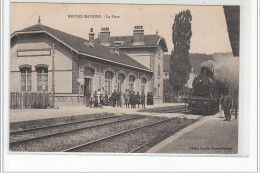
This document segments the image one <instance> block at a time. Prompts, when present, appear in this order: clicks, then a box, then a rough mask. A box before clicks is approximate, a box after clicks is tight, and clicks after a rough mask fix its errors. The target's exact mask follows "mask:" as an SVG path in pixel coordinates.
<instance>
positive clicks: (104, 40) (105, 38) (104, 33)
mask: <svg viewBox="0 0 260 173" xmlns="http://www.w3.org/2000/svg"><path fill="white" fill-rule="evenodd" d="M100 44H102V45H104V46H110V31H109V28H108V27H107V28H101V32H100Z"/></svg>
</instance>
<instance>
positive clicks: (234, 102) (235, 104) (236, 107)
mask: <svg viewBox="0 0 260 173" xmlns="http://www.w3.org/2000/svg"><path fill="white" fill-rule="evenodd" d="M234 95H235V98H234V101H233V108H234V109H235V119H237V109H238V92H237V91H235V94H234Z"/></svg>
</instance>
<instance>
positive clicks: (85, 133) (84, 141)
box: [9, 107, 189, 153]
mask: <svg viewBox="0 0 260 173" xmlns="http://www.w3.org/2000/svg"><path fill="white" fill-rule="evenodd" d="M186 111H187V109H186V108H185V107H178V108H175V109H172V108H171V109H167V110H160V112H159V113H163V112H165V113H177V112H182V113H185V112H186ZM182 116H183V115H181V116H178V117H174V118H167V119H165V117H164V118H162V117H153V116H150V118H148V117H147V116H141V115H135V116H133V115H123V116H109V117H102V118H96V119H88V120H83V121H74V122H66V123H62V124H56V125H50V126H42V127H36V128H31V129H23V130H18V131H12V132H10V143H9V144H10V145H9V146H10V150H11V151H57V152H74V151H75V152H81V151H82V150H83V151H84V148H86V147H87V148H88V147H89V146H92V147H93V146H94V147H95V144H100V143H102V142H106V141H112V140H113V139H116V138H121V137H122V136H123V135H126V134H129V135H130V134H132V133H133V132H136V133H137V131H139V132H140V131H141V130H143V131H145V130H146V129H147V128H153V127H155V126H156V125H158V126H159V125H162V124H164V123H166V124H167V123H168V124H169V122H171V121H173V120H176V119H179V118H180V117H182ZM142 119H144V120H142ZM145 119H146V120H145ZM148 119H149V120H148ZM135 120H137V121H135ZM99 121H100V122H99ZM105 121H106V122H105ZM107 121H111V122H107ZM91 122H92V125H86V124H88V123H91ZM97 122H98V123H97ZM135 122H138V123H137V124H135ZM93 123H97V124H94V125H93ZM131 123H132V125H129V124H131ZM113 124H114V125H113ZM123 124H125V125H123ZM82 125H83V126H82ZM187 125H189V124H179V126H178V127H176V128H174V129H173V130H171V132H169V133H167V134H168V135H169V134H174V133H176V132H177V131H179V130H181V129H182V128H184V127H186V126H187ZM77 126H79V127H77ZM117 127H120V128H119V129H117ZM59 128H61V129H62V130H61V131H58V132H55V131H54V133H49V132H51V130H52V129H56V131H57V129H59ZM63 128H68V129H66V130H64V129H63ZM100 128H101V129H104V130H105V131H107V130H108V131H110V132H104V130H99V129H100ZM166 130H167V128H166ZM99 131H100V132H101V133H100V134H98V133H99ZM39 132H40V133H39ZM44 132H48V133H45V134H44V135H40V136H37V135H39V134H41V133H44ZM139 132H138V133H139ZM155 132H156V131H155ZM30 133H31V134H32V136H33V137H31V136H30ZM92 133H94V136H93V135H92ZM28 134H29V135H28ZM35 134H37V135H36V136H35ZM23 135H25V136H26V135H27V138H25V139H24V137H23ZM28 136H29V138H28ZM150 136H153V134H152V135H150ZM165 136H167V135H163V136H162V138H158V137H156V138H154V139H152V140H150V141H148V142H143V143H142V144H140V141H138V142H139V144H138V146H136V145H137V144H135V147H134V148H133V147H132V148H131V149H130V150H127V151H125V152H130V153H135V152H140V151H146V150H145V149H146V148H148V149H149V147H152V146H153V145H155V144H156V141H157V143H158V142H160V141H161V140H163V139H165V138H166V137H165ZM15 137H17V138H15ZM77 137H78V138H77ZM85 137H86V138H85ZM19 138H20V139H21V138H23V139H22V140H19ZM11 139H12V140H11ZM17 139H18V140H17ZM68 140H69V142H68ZM75 140H76V142H75ZM53 141H54V142H53ZM52 143H53V144H52ZM51 145H53V146H51ZM55 145H57V146H58V147H57V148H55ZM38 147H39V149H38Z"/></svg>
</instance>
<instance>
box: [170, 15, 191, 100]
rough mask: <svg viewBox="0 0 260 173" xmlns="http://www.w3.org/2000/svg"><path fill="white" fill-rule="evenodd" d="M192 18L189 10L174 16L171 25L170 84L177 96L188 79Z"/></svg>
mask: <svg viewBox="0 0 260 173" xmlns="http://www.w3.org/2000/svg"><path fill="white" fill-rule="evenodd" d="M191 20H192V16H191V13H190V11H189V10H186V11H182V12H180V13H179V14H177V15H176V16H175V19H174V23H173V25H172V42H173V45H174V50H173V51H172V53H171V59H170V68H171V70H170V83H171V85H172V87H173V92H174V93H175V94H176V95H177V93H178V91H179V90H180V89H182V88H183V86H184V85H185V84H186V83H187V80H188V79H189V73H190V70H191V64H190V61H189V50H190V38H191V36H192V31H191Z"/></svg>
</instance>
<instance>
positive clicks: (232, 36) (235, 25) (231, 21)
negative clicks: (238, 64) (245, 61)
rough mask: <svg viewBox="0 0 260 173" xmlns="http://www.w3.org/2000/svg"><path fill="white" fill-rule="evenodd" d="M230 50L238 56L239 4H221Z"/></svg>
mask: <svg viewBox="0 0 260 173" xmlns="http://www.w3.org/2000/svg"><path fill="white" fill-rule="evenodd" d="M223 8H224V13H225V17H226V22H227V29H228V35H229V40H230V44H231V47H232V52H233V55H234V56H239V34H240V6H223Z"/></svg>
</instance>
